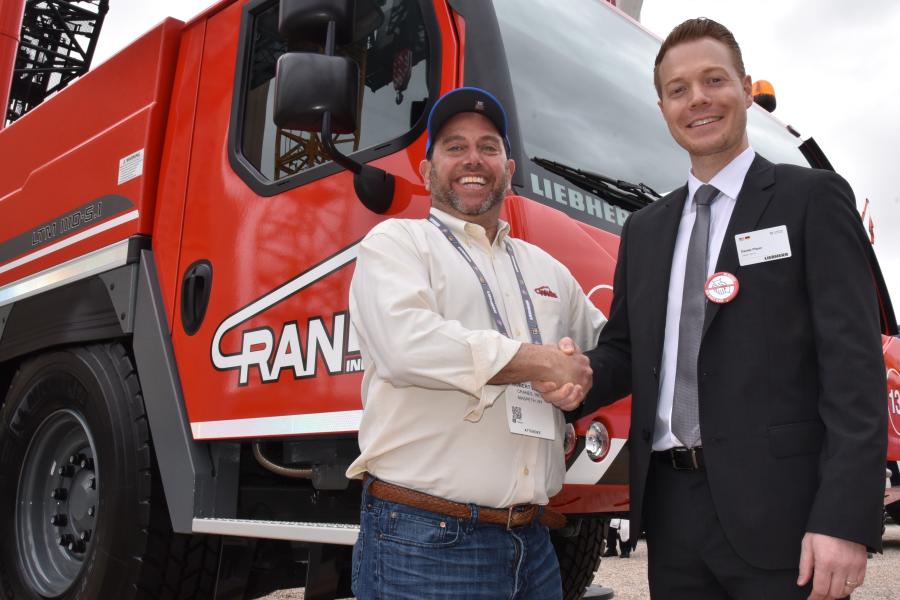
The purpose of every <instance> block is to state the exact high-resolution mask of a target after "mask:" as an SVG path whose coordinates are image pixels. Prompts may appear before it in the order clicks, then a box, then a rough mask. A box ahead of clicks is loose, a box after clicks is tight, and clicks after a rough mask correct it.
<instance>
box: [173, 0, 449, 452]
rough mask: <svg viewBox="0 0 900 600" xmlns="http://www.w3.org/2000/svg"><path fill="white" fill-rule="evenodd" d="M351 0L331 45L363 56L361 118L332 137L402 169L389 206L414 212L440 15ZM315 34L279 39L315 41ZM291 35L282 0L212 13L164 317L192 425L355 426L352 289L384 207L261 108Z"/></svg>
mask: <svg viewBox="0 0 900 600" xmlns="http://www.w3.org/2000/svg"><path fill="white" fill-rule="evenodd" d="M358 4H359V7H360V8H358V9H357V15H356V19H357V23H356V25H357V26H356V28H355V29H356V31H355V34H354V36H353V39H352V40H349V41H347V42H346V43H344V44H343V45H339V46H338V49H337V50H338V53H339V54H343V55H346V56H350V57H352V58H353V59H354V60H355V61H356V62H357V63H358V64H359V66H360V74H361V75H360V84H361V89H362V93H361V94H360V98H361V100H360V103H359V119H358V122H359V127H358V129H357V130H356V131H355V132H354V133H353V134H349V135H341V136H338V137H337V138H336V139H335V142H336V145H337V147H338V148H339V149H341V150H342V151H343V152H344V153H345V154H349V155H351V156H352V157H353V158H354V159H356V160H357V161H360V162H364V163H371V164H373V165H375V166H378V167H380V168H383V169H385V170H387V171H388V172H390V173H393V174H394V175H395V176H397V181H398V186H397V187H398V190H397V194H396V195H395V203H394V204H395V208H394V210H393V215H392V216H422V215H424V214H425V212H426V210H427V198H426V197H425V196H424V195H423V194H424V189H422V188H418V187H417V186H416V185H415V184H414V183H413V182H417V181H418V174H417V170H416V169H417V166H418V162H419V157H421V156H422V154H423V153H424V135H423V132H424V129H425V115H426V114H427V113H426V110H427V109H428V108H429V107H430V103H431V101H432V98H434V97H436V95H437V90H438V88H439V81H438V75H439V73H440V71H441V69H440V68H439V67H440V66H441V65H440V64H438V62H437V58H436V57H438V56H439V55H440V53H439V52H438V51H437V47H438V44H439V43H440V41H441V34H440V29H439V27H438V20H437V19H438V16H437V15H436V14H435V11H434V9H433V7H432V6H431V4H430V3H428V2H419V1H418V0H373V1H372V2H368V3H367V2H359V3H358ZM441 18H442V19H444V20H446V19H447V16H446V15H441ZM441 29H444V30H449V25H448V24H447V23H444V25H443V26H442V27H441ZM323 39H324V36H322V37H321V38H320V37H319V36H318V34H316V33H311V34H310V36H309V39H308V40H307V41H305V42H304V43H303V44H302V46H303V47H301V48H295V47H292V48H290V50H294V51H296V50H305V51H312V52H320V51H321V50H320V46H321V43H322V41H323ZM288 50H289V48H288V47H287V45H286V44H285V42H284V41H283V40H282V39H281V38H280V37H279V35H278V2H277V0H253V1H251V2H237V3H235V4H232V5H229V6H226V7H224V8H223V9H222V10H220V11H219V12H217V13H215V14H212V15H211V16H209V17H208V22H207V24H206V35H205V38H204V47H203V53H202V61H201V65H200V75H199V78H200V79H199V88H198V94H197V105H196V115H197V118H196V121H195V130H194V137H193V143H192V150H191V159H190V174H189V177H188V185H187V192H186V203H185V210H184V223H183V227H182V230H183V235H182V243H181V255H180V257H179V259H178V265H179V267H178V271H179V279H178V291H177V294H176V298H175V314H174V319H173V323H172V331H173V336H172V338H173V345H174V348H175V353H176V357H177V360H178V363H179V365H180V367H181V369H180V370H181V373H180V374H181V378H182V387H183V390H184V394H185V401H186V405H187V410H188V415H189V418H190V421H191V426H192V429H193V434H194V437H195V439H213V438H234V437H262V436H280V435H296V434H309V433H316V434H319V433H337V432H352V431H356V430H357V428H358V423H359V418H360V416H361V404H360V397H359V389H360V382H361V360H360V356H359V348H358V346H357V343H356V340H355V335H354V333H353V331H352V330H351V328H350V322H349V318H348V314H347V304H348V300H347V298H348V289H349V284H350V278H351V276H352V272H353V268H354V260H355V256H356V246H357V244H358V242H359V241H360V240H361V238H362V237H363V236H364V235H365V234H366V232H368V230H369V229H370V228H371V227H372V226H373V225H375V223H376V222H377V221H378V220H379V219H381V218H383V217H379V216H378V215H375V214H373V213H371V212H369V211H367V210H366V209H365V208H363V207H362V205H361V204H360V203H359V201H358V200H357V199H356V196H355V194H354V191H353V180H352V176H351V175H350V174H349V173H348V172H347V171H345V170H343V169H342V168H340V167H339V166H337V165H335V164H334V163H332V162H331V161H329V159H328V157H327V156H326V155H325V154H324V153H323V151H322V147H321V142H320V140H319V138H318V136H317V135H316V134H307V133H302V132H298V131H288V130H283V129H279V128H277V127H276V126H275V125H274V123H273V122H272V112H273V110H272V109H273V99H274V76H275V67H276V62H277V59H278V57H279V56H280V55H281V54H283V53H284V52H286V51H288ZM450 56H451V57H452V56H456V53H455V52H451V53H450ZM450 76H451V78H452V77H453V74H452V73H450Z"/></svg>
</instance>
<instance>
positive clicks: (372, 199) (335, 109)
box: [274, 0, 394, 214]
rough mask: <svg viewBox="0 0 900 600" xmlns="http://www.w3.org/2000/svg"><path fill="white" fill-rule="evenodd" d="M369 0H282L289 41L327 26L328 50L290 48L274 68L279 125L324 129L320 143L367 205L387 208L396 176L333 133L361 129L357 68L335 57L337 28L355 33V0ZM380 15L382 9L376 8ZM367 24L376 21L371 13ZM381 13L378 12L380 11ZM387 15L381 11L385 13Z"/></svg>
mask: <svg viewBox="0 0 900 600" xmlns="http://www.w3.org/2000/svg"><path fill="white" fill-rule="evenodd" d="M366 1H367V0H282V3H281V7H280V12H279V23H278V30H279V33H281V35H282V36H283V37H285V38H286V39H287V41H288V43H289V44H290V43H291V42H297V41H302V38H300V37H298V36H302V35H307V34H309V32H311V31H312V32H313V34H312V35H315V31H316V30H317V29H320V28H321V27H322V26H323V24H324V27H325V53H324V54H310V53H305V52H287V53H285V54H283V55H281V57H280V58H279V59H278V64H277V65H276V68H275V109H274V120H275V124H276V125H278V126H279V127H281V128H283V129H294V130H299V131H307V132H316V133H320V138H321V141H322V148H323V149H324V150H325V152H327V153H328V155H329V156H330V157H331V159H332V160H333V161H334V162H336V163H337V164H339V165H341V166H342V167H344V168H345V169H347V170H349V171H351V172H352V173H353V187H354V190H355V191H356V195H357V197H358V198H359V200H360V202H362V203H363V205H364V206H365V207H366V208H368V209H369V210H371V211H372V212H376V213H379V214H381V213H385V212H387V211H388V209H389V208H390V207H391V203H392V202H393V199H394V176H393V175H391V174H389V173H387V172H385V171H383V170H382V169H379V168H376V167H371V166H369V165H364V164H362V163H359V162H357V161H355V160H353V159H352V158H350V157H349V156H345V155H344V154H342V153H341V152H340V151H339V150H338V149H337V148H336V147H335V145H334V140H333V139H332V137H333V135H334V134H335V133H353V132H355V131H356V129H357V118H356V117H357V113H356V111H357V107H358V106H359V95H360V78H359V67H358V66H357V65H356V63H355V62H353V61H352V60H350V59H349V58H346V57H342V56H335V54H334V47H335V43H336V38H337V37H338V31H339V30H340V31H342V32H348V31H349V32H350V34H351V36H352V32H353V25H354V19H355V11H356V7H357V2H362V3H365V2H366ZM378 14H381V13H380V11H378ZM366 16H367V19H366V22H367V23H370V22H371V23H374V22H376V21H374V20H372V19H371V18H369V13H366ZM376 16H377V15H376ZM382 16H383V15H382Z"/></svg>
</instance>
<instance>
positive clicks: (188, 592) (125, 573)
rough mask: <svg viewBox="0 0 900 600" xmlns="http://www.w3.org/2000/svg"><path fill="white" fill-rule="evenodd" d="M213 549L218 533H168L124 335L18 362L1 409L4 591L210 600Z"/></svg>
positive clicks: (32, 595)
mask: <svg viewBox="0 0 900 600" xmlns="http://www.w3.org/2000/svg"><path fill="white" fill-rule="evenodd" d="M67 456H68V457H69V459H68V460H67V459H66V457H67ZM60 490H63V492H60ZM51 496H52V497H51ZM50 513H54V514H52V515H51V514H50ZM51 518H52V521H53V522H52V523H51V522H50V521H51ZM83 534H84V535H83ZM65 536H70V537H68V538H66V537H65ZM66 540H68V542H66ZM61 542H66V544H65V545H62V544H61ZM217 555H218V544H217V540H216V539H213V538H208V537H205V536H185V535H177V534H173V533H172V528H171V524H170V522H169V516H168V509H167V508H166V504H165V498H164V495H163V490H162V485H161V483H160V481H159V475H158V473H157V472H156V469H155V466H154V454H153V449H152V445H151V440H150V430H149V426H148V423H147V417H146V414H145V413H144V401H143V397H142V395H141V389H140V384H139V383H138V378H137V374H136V373H135V369H134V366H133V364H132V361H131V359H130V358H129V356H128V353H127V352H126V351H125V349H124V348H123V347H122V346H121V345H120V344H108V345H93V346H87V347H72V348H66V349H61V350H57V351H53V352H48V353H46V354H42V355H38V356H36V357H34V358H32V359H30V360H28V361H26V362H25V363H23V364H22V365H21V367H20V368H19V371H18V373H16V375H15V377H14V378H13V381H12V384H11V385H10V389H9V393H8V394H7V396H6V399H5V403H4V405H3V407H2V409H0V597H3V598H10V599H16V600H26V599H27V600H42V599H43V598H60V599H64V600H74V599H83V600H94V599H100V598H102V599H106V598H109V599H113V598H115V599H116V600H120V599H121V600H132V599H141V600H145V599H146V600H150V599H154V600H156V599H166V600H171V599H181V598H184V599H187V598H192V599H193V598H198V599H202V598H211V597H212V593H213V590H214V586H215V568H216V565H217V561H218V556H217Z"/></svg>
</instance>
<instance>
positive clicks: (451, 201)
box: [428, 168, 509, 217]
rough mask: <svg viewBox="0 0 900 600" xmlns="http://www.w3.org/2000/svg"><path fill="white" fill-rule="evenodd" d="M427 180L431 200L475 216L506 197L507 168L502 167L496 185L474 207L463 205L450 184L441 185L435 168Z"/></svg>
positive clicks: (507, 185) (507, 183) (507, 184)
mask: <svg viewBox="0 0 900 600" xmlns="http://www.w3.org/2000/svg"><path fill="white" fill-rule="evenodd" d="M428 182H429V184H430V187H431V197H432V199H433V200H435V201H436V202H438V203H440V204H443V205H445V206H450V207H451V208H453V209H454V210H456V211H457V212H459V213H462V214H464V215H469V216H471V217H477V216H479V215H483V214H484V213H486V212H488V211H489V210H491V209H492V208H494V207H495V206H497V205H498V204H500V203H501V202H503V198H505V197H506V190H507V188H509V168H504V169H503V176H502V177H500V179H499V180H498V181H497V183H496V185H494V187H493V188H491V193H490V194H488V196H487V198H485V199H484V202H482V203H481V204H479V205H478V206H475V207H466V206H463V203H462V202H461V201H460V200H459V196H458V195H457V194H456V192H454V191H453V188H452V187H451V186H450V185H446V186H444V185H441V183H440V182H438V179H437V172H436V169H434V168H432V169H431V173H430V174H429V175H428Z"/></svg>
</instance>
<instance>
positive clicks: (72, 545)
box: [68, 540, 85, 554]
mask: <svg viewBox="0 0 900 600" xmlns="http://www.w3.org/2000/svg"><path fill="white" fill-rule="evenodd" d="M68 548H69V552H76V553H79V554H80V553H82V552H84V548H85V543H84V542H83V541H81V540H72V541H71V542H69V545H68Z"/></svg>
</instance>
